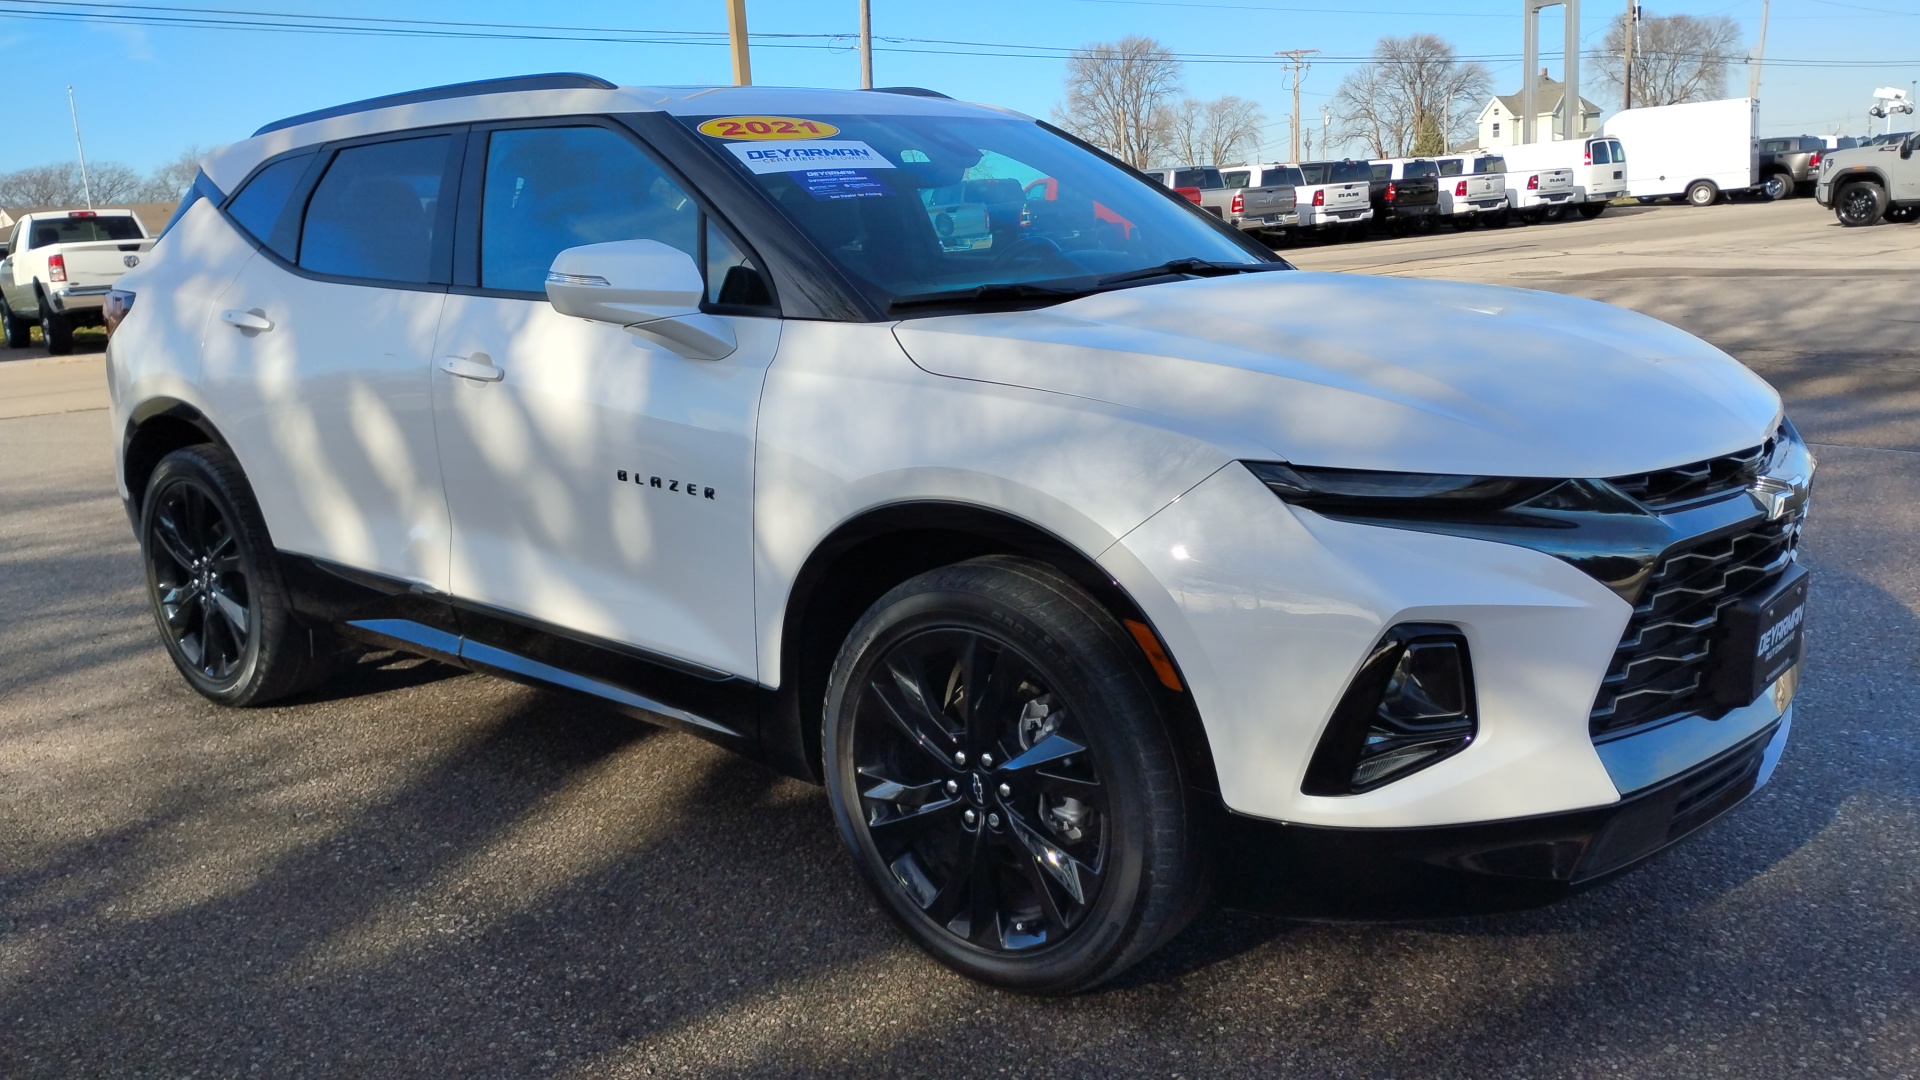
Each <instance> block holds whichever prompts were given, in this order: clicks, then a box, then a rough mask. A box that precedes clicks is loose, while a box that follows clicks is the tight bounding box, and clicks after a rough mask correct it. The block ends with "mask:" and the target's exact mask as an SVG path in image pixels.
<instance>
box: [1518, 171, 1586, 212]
mask: <svg viewBox="0 0 1920 1080" xmlns="http://www.w3.org/2000/svg"><path fill="white" fill-rule="evenodd" d="M1505 175H1506V181H1505V182H1506V188H1507V209H1509V210H1511V211H1512V212H1513V214H1514V216H1516V217H1518V218H1520V220H1522V221H1529V222H1533V223H1535V224H1538V223H1539V222H1542V221H1545V220H1547V218H1548V217H1549V216H1555V215H1558V214H1559V213H1561V212H1562V211H1564V210H1565V209H1566V208H1567V207H1569V206H1574V205H1577V204H1578V203H1579V191H1578V189H1576V188H1575V187H1574V185H1573V170H1572V169H1566V168H1559V169H1525V170H1515V171H1510V172H1508V173H1506V174H1505Z"/></svg>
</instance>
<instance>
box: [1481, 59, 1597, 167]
mask: <svg viewBox="0 0 1920 1080" xmlns="http://www.w3.org/2000/svg"><path fill="white" fill-rule="evenodd" d="M1534 87H1535V90H1534V94H1535V97H1534V106H1535V107H1536V108H1538V109H1539V110H1540V111H1539V113H1538V114H1536V115H1535V117H1534V130H1533V139H1534V141H1535V142H1549V141H1551V140H1553V139H1555V138H1557V137H1558V136H1557V135H1556V132H1558V131H1559V130H1560V113H1561V109H1562V107H1563V106H1565V104H1566V99H1567V87H1566V84H1564V83H1561V82H1556V81H1555V80H1553V79H1549V78H1547V72H1546V69H1545V68H1542V69H1541V70H1540V78H1539V79H1538V80H1537V81H1535V83H1534ZM1525 93H1526V92H1525V90H1524V89H1523V90H1522V91H1521V92H1520V93H1517V94H1499V95H1496V96H1495V97H1494V98H1493V99H1492V100H1490V101H1488V102H1487V107H1486V108H1484V109H1481V110H1480V140H1479V148H1480V149H1491V148H1493V147H1497V146H1518V145H1519V144H1520V138H1521V134H1520V128H1521V123H1520V120H1521V116H1522V114H1523V111H1524V108H1525V106H1524V104H1523V100H1522V99H1523V98H1524V97H1525ZM1574 128H1575V130H1576V131H1578V132H1579V133H1580V137H1581V138H1586V137H1587V136H1589V135H1593V134H1595V133H1597V132H1598V131H1599V130H1600V106H1598V105H1595V104H1594V103H1593V102H1591V101H1588V100H1587V99H1586V98H1581V99H1580V116H1579V122H1578V123H1576V124H1575V125H1574Z"/></svg>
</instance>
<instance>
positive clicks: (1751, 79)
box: [1747, 0, 1767, 101]
mask: <svg viewBox="0 0 1920 1080" xmlns="http://www.w3.org/2000/svg"><path fill="white" fill-rule="evenodd" d="M1766 59H1767V0H1760V40H1759V41H1758V42H1757V43H1755V44H1754V47H1753V66H1752V67H1750V68H1748V69H1747V96H1748V97H1750V98H1752V99H1753V100H1754V101H1759V100H1760V65H1761V64H1762V63H1764V62H1765V61H1766Z"/></svg>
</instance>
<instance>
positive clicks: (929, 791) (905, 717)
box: [853, 628, 1109, 954]
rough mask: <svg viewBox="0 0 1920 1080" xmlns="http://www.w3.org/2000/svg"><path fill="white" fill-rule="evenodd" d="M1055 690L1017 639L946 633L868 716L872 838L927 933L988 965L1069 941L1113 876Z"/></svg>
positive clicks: (871, 683) (889, 681) (862, 741)
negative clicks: (976, 953) (987, 955)
mask: <svg viewBox="0 0 1920 1080" xmlns="http://www.w3.org/2000/svg"><path fill="white" fill-rule="evenodd" d="M1057 685H1058V684H1057V683H1056V682H1055V680H1053V679H1051V678H1049V677H1048V676H1047V675H1046V673H1044V672H1043V671H1042V670H1041V668H1040V665H1039V664H1038V663H1036V662H1035V661H1034V659H1033V658H1032V657H1031V656H1029V655H1027V654H1026V653H1024V652H1022V651H1021V650H1020V648H1019V647H1018V646H1016V645H1014V644H1013V643H1011V642H1009V641H1005V640H1001V639H999V638H996V637H994V636H991V635H988V634H986V633H982V632H980V631H978V630H974V629H957V628H956V629H934V630H926V631H922V632H920V633H918V634H915V635H913V636H911V637H908V638H906V639H904V640H901V641H898V642H895V643H894V644H893V645H892V646H891V647H890V648H888V650H887V652H886V654H885V655H884V656H883V657H881V659H880V662H879V664H878V665H877V667H876V668H875V670H874V671H873V673H872V675H871V676H870V678H869V679H868V681H867V682H866V684H865V685H864V686H863V687H862V688H861V690H862V696H861V701H860V702H859V703H858V704H857V705H856V706H855V710H856V711H855V715H854V721H853V723H854V731H853V758H854V771H855V773H856V775H857V776H858V777H859V783H860V809H861V812H862V819H863V825H864V827H865V830H866V833H867V836H868V838H869V839H870V840H871V842H872V843H873V845H874V847H875V848H876V849H877V851H878V853H879V856H880V858H881V859H882V860H883V861H884V862H885V863H886V864H887V866H888V868H889V869H890V870H891V871H892V873H893V875H894V877H895V878H896V879H897V880H898V881H899V883H900V886H901V888H902V889H903V890H904V891H905V892H906V893H907V894H908V896H909V897H910V898H911V900H912V901H913V903H914V904H915V905H916V906H917V907H918V908H919V910H920V912H921V914H922V915H924V916H925V917H926V918H927V919H928V921H930V922H931V923H933V924H934V925H935V926H937V927H940V928H941V929H943V930H944V931H946V932H947V933H950V934H952V935H954V936H955V937H957V938H961V939H964V940H965V941H967V942H968V943H970V944H971V945H973V946H975V947H976V948H980V949H984V950H986V951H988V952H992V953H1003V954H1005V953H1019V952H1024V951H1026V950H1030V949H1040V948H1045V947H1046V946H1048V945H1056V944H1058V943H1059V942H1060V941H1061V940H1062V939H1064V938H1065V937H1066V936H1067V935H1068V934H1070V933H1072V932H1073V931H1074V930H1075V929H1076V928H1078V927H1079V926H1080V925H1081V924H1082V923H1083V922H1085V920H1086V917H1087V912H1088V910H1089V909H1090V906H1091V905H1092V904H1093V902H1094V901H1096V900H1098V899H1099V895H1100V888H1101V885H1102V883H1103V880H1104V875H1105V873H1106V870H1107V847H1108V840H1109V836H1108V825H1107V821H1108V811H1107V787H1106V785H1105V784H1103V783H1101V776H1100V766H1099V763H1098V761H1097V760H1096V759H1095V756H1094V753H1093V750H1092V749H1091V748H1089V746H1088V743H1087V736H1086V734H1085V733H1084V732H1082V731H1081V723H1082V720H1081V711H1080V709H1079V708H1078V706H1077V703H1075V702H1072V701H1069V700H1068V699H1067V698H1066V696H1065V695H1064V694H1063V693H1062V692H1061V691H1060V690H1059V689H1057Z"/></svg>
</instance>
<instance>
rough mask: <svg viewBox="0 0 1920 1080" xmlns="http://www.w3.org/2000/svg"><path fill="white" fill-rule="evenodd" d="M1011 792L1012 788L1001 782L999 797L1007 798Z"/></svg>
mask: <svg viewBox="0 0 1920 1080" xmlns="http://www.w3.org/2000/svg"><path fill="white" fill-rule="evenodd" d="M1012 794H1013V788H1011V787H1008V786H1007V785H1006V784H1001V785H1000V797H1001V798H1003V799H1004V798H1007V797H1008V796H1010V795H1012Z"/></svg>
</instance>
